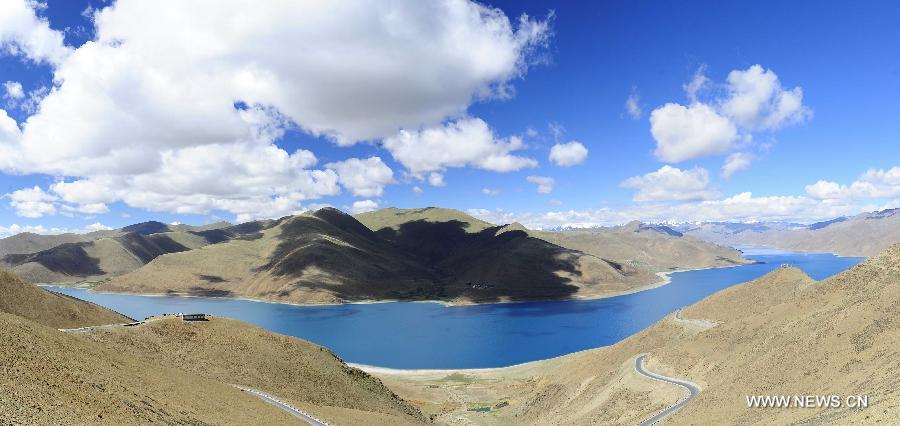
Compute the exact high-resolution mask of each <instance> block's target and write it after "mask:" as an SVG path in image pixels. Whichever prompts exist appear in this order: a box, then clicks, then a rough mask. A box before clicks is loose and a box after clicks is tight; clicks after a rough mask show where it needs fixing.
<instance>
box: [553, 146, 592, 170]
mask: <svg viewBox="0 0 900 426" xmlns="http://www.w3.org/2000/svg"><path fill="white" fill-rule="evenodd" d="M587 156H588V150H587V148H585V147H584V145H582V144H581V142H578V141H571V142H567V143H558V144H555V145H553V147H552V148H550V161H551V162H553V164H556V165H557V166H560V167H572V166H577V165H579V164H581V163H583V162H584V160H585V159H587Z"/></svg>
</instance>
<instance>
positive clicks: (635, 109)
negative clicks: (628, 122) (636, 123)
mask: <svg viewBox="0 0 900 426" xmlns="http://www.w3.org/2000/svg"><path fill="white" fill-rule="evenodd" d="M625 112H626V113H627V114H628V116H629V117H631V118H632V119H634V120H638V119H640V118H641V116H642V115H644V110H643V109H642V108H641V96H640V95H638V93H637V91H636V90H634V89H632V91H631V93H630V94H629V95H628V99H625Z"/></svg>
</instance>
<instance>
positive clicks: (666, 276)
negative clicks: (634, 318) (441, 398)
mask: <svg viewBox="0 0 900 426" xmlns="http://www.w3.org/2000/svg"><path fill="white" fill-rule="evenodd" d="M754 263H756V262H752V263H745V264H733V265H721V266H705V267H699V268H685V269H676V270H672V271H660V272H656V273H655V275H656V276H658V277H660V281H657V282H652V283H649V284H646V285H643V286H640V287H636V288H633V289H631V290H625V291H620V292H614V293H609V294H603V295H596V296H594V295H592V296H577V295H576V296H573V297H569V298H561V299H534V300H500V301H491V302H468V301H448V300H433V299H432V300H402V299H370V300H354V301H343V302H335V303H296V302H285V301H279V300H269V299H260V298H253V297H247V296H242V297H229V296H202V295H195V294H188V293H180V292H172V293H135V292H127V291H98V290H94V288H93V287H90V286H86V285H79V283H71V284H70V283H37V284H36V285H38V286H40V287H59V288H71V289H77V290H85V291H88V292H91V293H94V294H108V295H123V296H143V297H185V298H199V299H220V300H242V301H247V302H258V303H274V304H279V305H290V306H298V307H326V306H344V305H374V304H379V303H434V304H438V305H441V306H444V307H447V308H453V307H461V306H480V305H485V306H487V305H500V304H510V303H540V302H567V301H590V300H600V299H610V298H613V297H619V296H627V295H631V294H635V293H640V292H642V291H647V290H653V289H656V288H659V287H662V286H664V285H666V284H669V283H671V282H672V278H671V276H670V275H671V274H676V273H679V272H692V271H702V270H706V269H720V268H734V267H738V266H747V265H752V264H754Z"/></svg>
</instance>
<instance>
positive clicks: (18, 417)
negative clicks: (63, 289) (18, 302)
mask: <svg viewBox="0 0 900 426" xmlns="http://www.w3.org/2000/svg"><path fill="white" fill-rule="evenodd" d="M0 341H2V342H3V344H2V345H0V365H2V366H3V367H2V368H0V388H2V389H3V392H0V418H2V419H3V422H4V423H9V424H111V425H138V424H151V423H165V424H295V422H296V419H293V418H292V417H290V416H289V415H288V414H286V413H284V412H283V411H281V410H279V409H277V408H275V407H273V406H271V405H268V404H266V403H264V402H263V401H261V400H260V399H257V398H256V397H253V396H250V395H247V394H245V393H243V392H241V391H240V390H238V389H236V388H234V387H231V386H229V385H228V384H226V383H223V382H220V381H216V380H212V379H208V378H203V377H200V376H199V375H196V374H193V373H190V372H187V371H184V370H180V369H174V368H166V367H162V366H160V365H158V364H155V363H151V362H145V361H142V360H139V359H137V358H135V357H133V356H130V355H127V354H122V353H119V351H116V350H111V349H106V348H103V347H102V346H101V345H99V344H97V343H95V342H92V341H89V340H87V339H85V338H83V337H79V336H78V335H75V334H67V333H64V332H61V331H58V330H56V329H53V328H49V327H45V326H43V325H40V324H37V323H35V322H32V321H29V320H27V319H25V318H22V317H18V316H15V315H10V314H6V313H0Z"/></svg>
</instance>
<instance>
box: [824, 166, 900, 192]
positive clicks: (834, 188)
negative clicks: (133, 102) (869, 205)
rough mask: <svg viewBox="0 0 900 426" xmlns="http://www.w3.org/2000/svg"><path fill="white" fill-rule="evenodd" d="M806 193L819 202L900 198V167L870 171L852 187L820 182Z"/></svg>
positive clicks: (852, 184)
mask: <svg viewBox="0 0 900 426" xmlns="http://www.w3.org/2000/svg"><path fill="white" fill-rule="evenodd" d="M806 193H807V194H809V196H810V197H813V198H816V199H819V200H843V199H866V198H894V197H900V167H897V166H895V167H892V168H890V169H888V170H883V169H869V170H867V171H866V172H865V173H863V174H862V176H860V177H859V178H858V179H856V180H855V181H853V182H852V183H851V184H850V185H841V184H839V183H836V182H829V181H826V180H820V181H818V182H816V183H814V184H812V185H807V186H806Z"/></svg>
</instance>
